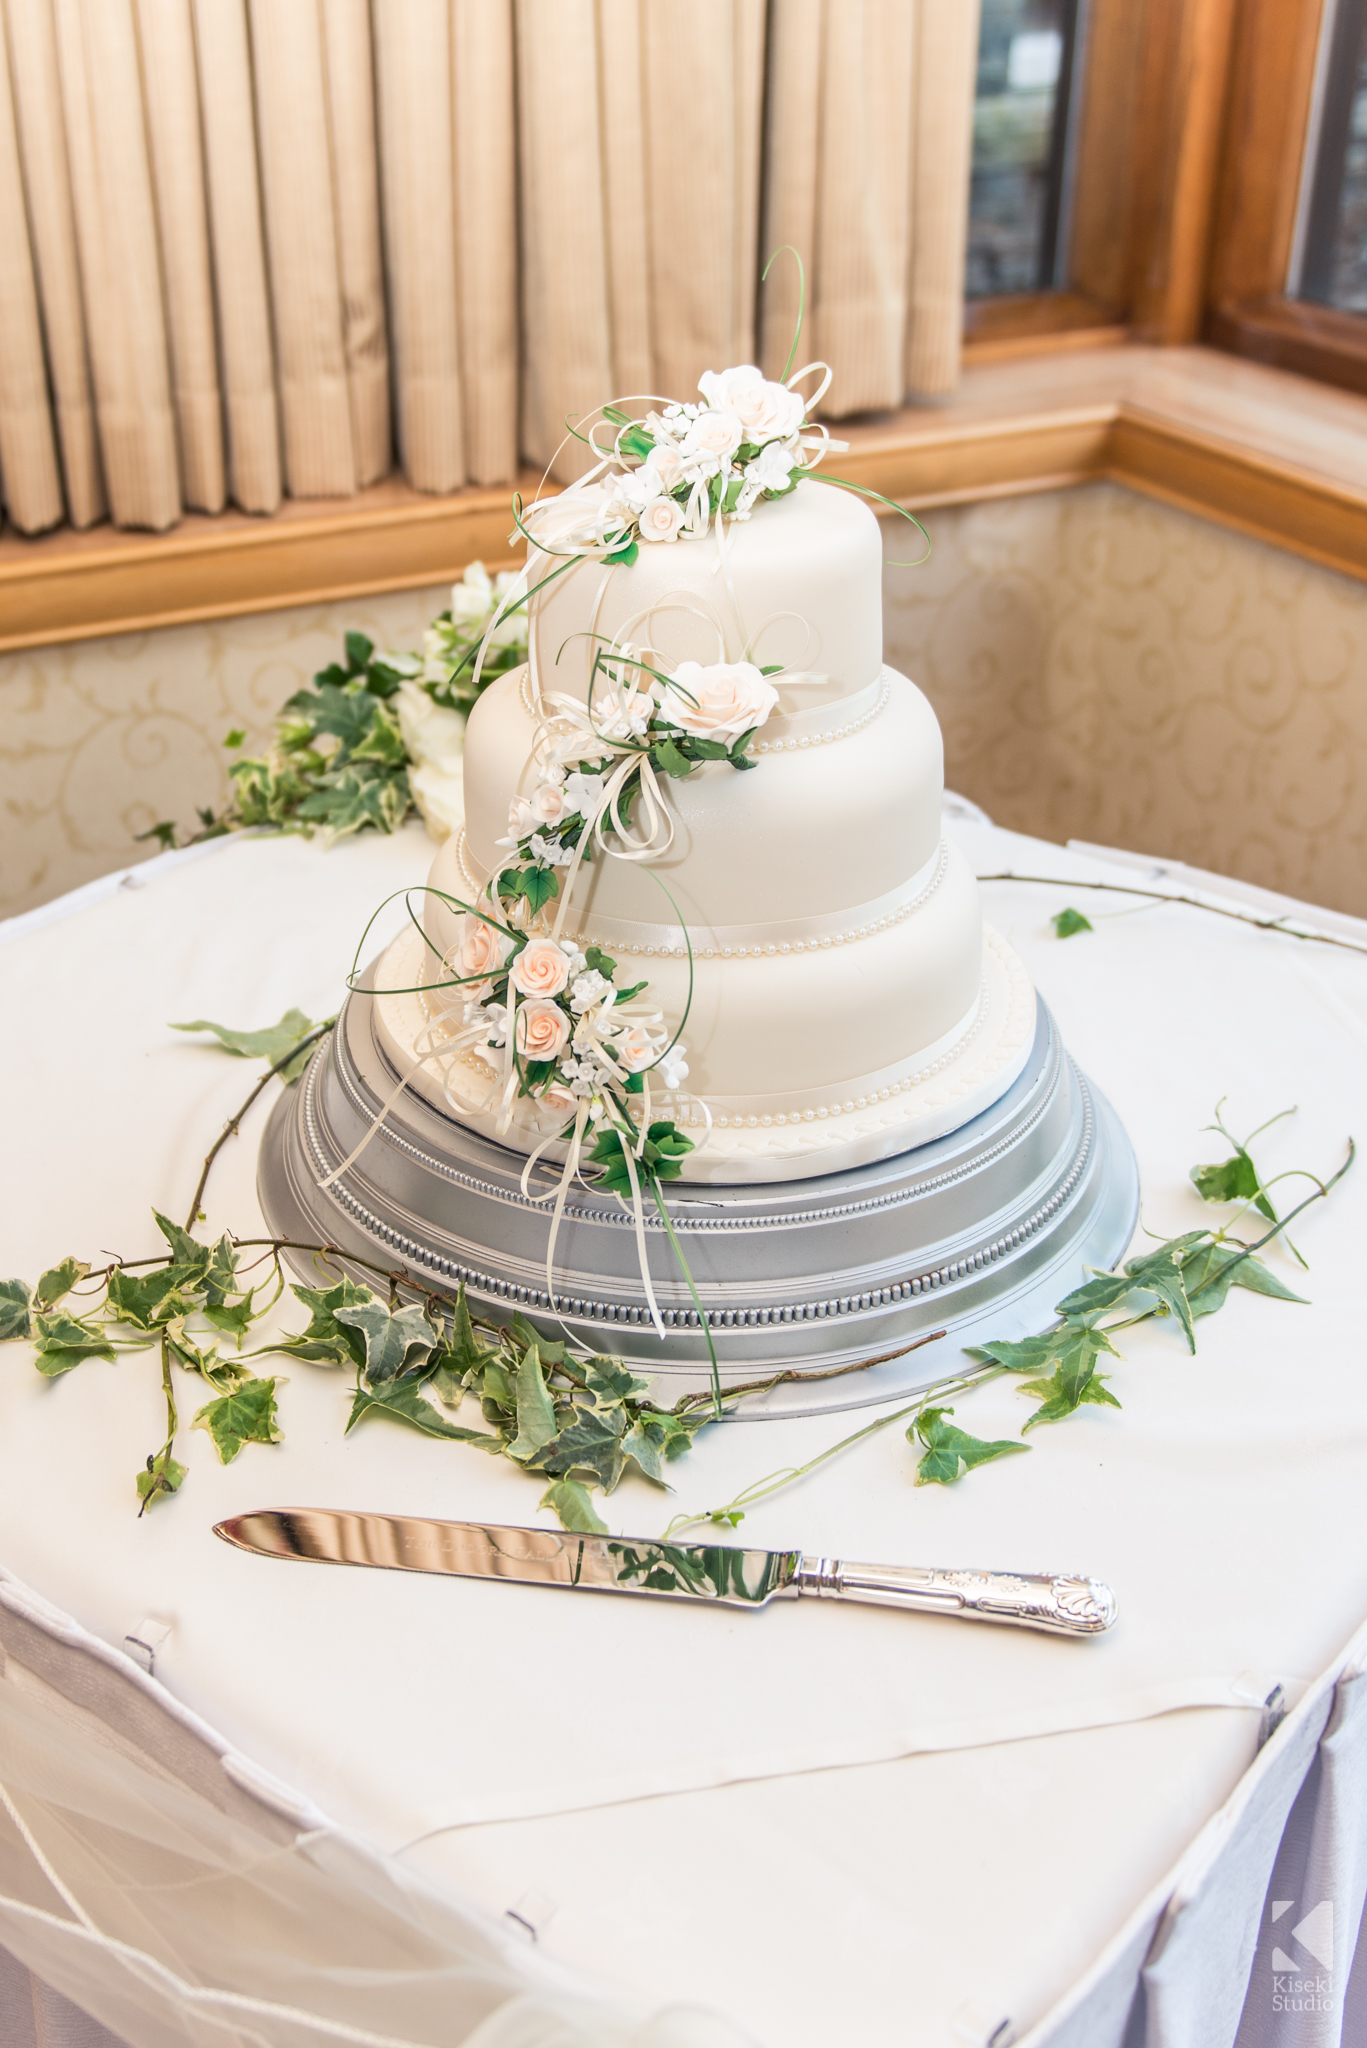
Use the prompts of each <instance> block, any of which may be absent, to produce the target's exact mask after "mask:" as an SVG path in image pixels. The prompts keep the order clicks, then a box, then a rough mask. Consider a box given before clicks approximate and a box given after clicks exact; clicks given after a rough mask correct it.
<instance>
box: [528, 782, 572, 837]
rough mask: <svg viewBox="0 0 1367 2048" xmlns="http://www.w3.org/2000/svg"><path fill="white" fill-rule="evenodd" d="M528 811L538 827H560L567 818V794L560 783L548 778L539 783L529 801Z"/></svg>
mask: <svg viewBox="0 0 1367 2048" xmlns="http://www.w3.org/2000/svg"><path fill="white" fill-rule="evenodd" d="M526 809H527V810H528V811H530V813H531V815H532V819H533V820H534V822H535V823H536V824H538V825H558V824H559V823H560V820H561V819H562V818H563V817H564V816H565V809H566V806H565V792H564V790H563V789H562V788H561V786H560V784H559V783H558V782H555V781H553V780H552V779H551V777H550V776H547V778H546V780H545V781H544V782H541V783H538V784H537V786H536V788H535V789H534V790H533V791H532V793H531V795H530V797H529V798H528V799H527V803H526Z"/></svg>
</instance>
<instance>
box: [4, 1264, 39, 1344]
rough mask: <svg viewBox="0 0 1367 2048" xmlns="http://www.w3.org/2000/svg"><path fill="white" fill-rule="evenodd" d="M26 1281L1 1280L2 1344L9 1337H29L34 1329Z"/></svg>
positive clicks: (30, 1297) (30, 1296) (30, 1298)
mask: <svg viewBox="0 0 1367 2048" xmlns="http://www.w3.org/2000/svg"><path fill="white" fill-rule="evenodd" d="M32 1299H33V1296H32V1295H31V1294H30V1293H29V1288H28V1282H27V1281H26V1280H0V1344H2V1343H4V1342H5V1340H6V1339H7V1338H9V1337H27V1336H28V1334H29V1331H30V1330H31V1329H32V1327H33V1321H32V1317H31V1315H30V1313H29V1304H30V1302H31V1301H32Z"/></svg>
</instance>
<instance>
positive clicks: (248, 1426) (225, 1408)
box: [191, 1379, 285, 1465]
mask: <svg viewBox="0 0 1367 2048" xmlns="http://www.w3.org/2000/svg"><path fill="white" fill-rule="evenodd" d="M284 1384H285V1382H284V1381H283V1380H280V1379H247V1380H244V1381H243V1382H242V1385H241V1386H240V1387H237V1388H236V1389H235V1390H234V1391H233V1392H232V1393H231V1394H224V1395H223V1396H222V1397H221V1398H220V1399H219V1400H217V1401H209V1402H207V1403H206V1404H205V1406H204V1407H203V1408H201V1409H200V1411H199V1413H198V1415H196V1417H195V1419H194V1422H193V1424H192V1425H191V1426H192V1427H193V1428H195V1429H207V1430H208V1432H209V1435H210V1436H211V1437H212V1438H213V1440H214V1444H215V1446H216V1447H217V1450H218V1457H219V1463H220V1464H223V1465H231V1464H232V1462H233V1459H234V1458H235V1457H236V1456H237V1454H238V1452H239V1451H240V1450H241V1448H242V1446H243V1444H278V1443H279V1441H280V1437H281V1429H280V1423H279V1418H278V1417H277V1415H276V1410H275V1390H276V1388H277V1387H282V1386H284Z"/></svg>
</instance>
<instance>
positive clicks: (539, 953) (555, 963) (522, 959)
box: [508, 939, 570, 1059]
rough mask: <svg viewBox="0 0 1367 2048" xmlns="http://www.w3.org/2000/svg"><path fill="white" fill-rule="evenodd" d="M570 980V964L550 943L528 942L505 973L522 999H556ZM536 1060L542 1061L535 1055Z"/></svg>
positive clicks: (555, 945) (550, 940)
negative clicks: (543, 997)
mask: <svg viewBox="0 0 1367 2048" xmlns="http://www.w3.org/2000/svg"><path fill="white" fill-rule="evenodd" d="M569 978H570V963H569V961H568V960H567V959H566V958H565V954H564V949H563V948H562V947H561V946H559V945H557V944H556V942H555V940H554V939H529V940H528V942H527V944H526V945H525V946H524V947H523V948H522V951H521V952H520V953H519V954H518V956H517V958H516V960H514V962H513V964H512V967H511V969H510V970H509V974H508V979H509V981H511V983H512V985H513V987H514V988H515V989H517V990H518V992H519V993H520V994H521V995H524V996H558V995H559V993H560V991H561V989H562V988H564V987H565V986H566V984H567V983H568V981H569ZM537 1057H538V1059H540V1058H544V1057H546V1055H544V1054H540V1053H538V1055H537Z"/></svg>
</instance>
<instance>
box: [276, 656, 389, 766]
mask: <svg viewBox="0 0 1367 2048" xmlns="http://www.w3.org/2000/svg"><path fill="white" fill-rule="evenodd" d="M326 674H327V671H326V670H324V671H323V674H322V675H320V676H319V677H318V678H317V682H318V689H317V692H316V693H315V692H313V691H311V690H299V691H297V692H296V693H295V695H294V696H293V697H290V698H288V699H287V701H286V704H285V709H286V710H287V711H298V712H300V713H301V714H302V715H303V717H304V718H306V719H307V720H308V722H309V725H310V727H311V729H312V730H313V732H315V733H328V734H330V735H331V736H332V737H333V738H335V739H337V740H339V741H340V742H341V745H340V747H339V749H338V759H339V761H340V760H344V759H345V758H346V757H347V756H348V755H350V754H351V753H352V752H353V751H354V749H355V748H356V747H358V746H359V745H360V743H361V741H362V740H363V739H364V738H365V735H366V732H367V731H368V729H369V726H370V721H371V719H372V718H373V717H374V716H375V713H376V712H377V711H378V710H379V708H380V705H379V699H378V698H376V697H372V696H371V694H370V692H369V691H368V690H358V689H356V688H355V687H354V685H353V686H352V687H350V688H347V687H346V686H345V685H342V684H338V683H335V682H325V681H324V680H323V675H326Z"/></svg>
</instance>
